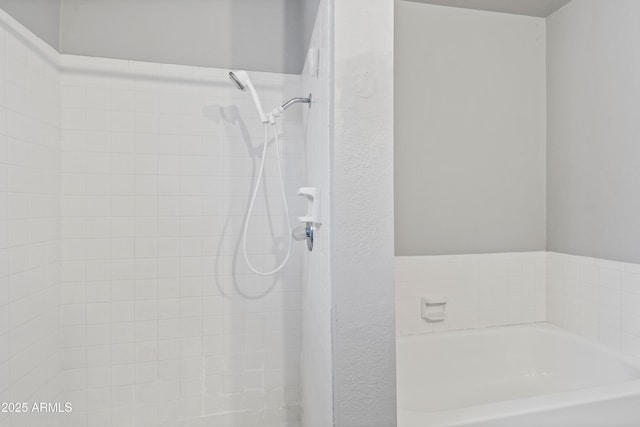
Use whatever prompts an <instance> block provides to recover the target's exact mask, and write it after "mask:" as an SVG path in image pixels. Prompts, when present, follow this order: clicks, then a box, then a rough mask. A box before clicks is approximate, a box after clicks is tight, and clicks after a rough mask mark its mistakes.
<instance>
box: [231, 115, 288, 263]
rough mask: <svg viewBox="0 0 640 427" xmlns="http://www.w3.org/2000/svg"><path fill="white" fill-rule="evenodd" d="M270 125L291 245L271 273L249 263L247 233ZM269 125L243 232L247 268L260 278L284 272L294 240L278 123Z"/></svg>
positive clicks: (262, 170)
mask: <svg viewBox="0 0 640 427" xmlns="http://www.w3.org/2000/svg"><path fill="white" fill-rule="evenodd" d="M269 123H270V124H271V126H272V128H273V134H274V137H275V145H276V154H277V157H276V159H277V163H278V176H279V177H280V191H281V194H282V204H283V206H284V214H285V219H286V221H287V228H288V234H287V235H288V237H289V238H288V239H287V240H288V242H289V244H288V246H287V254H286V255H285V257H284V260H282V262H281V263H280V265H278V266H277V267H276V268H275V269H273V270H271V271H259V270H258V269H256V268H255V267H254V266H253V265H252V264H251V262H250V261H249V255H248V254H247V231H248V229H249V222H250V221H251V215H252V213H253V207H254V205H255V203H256V197H257V196H258V190H259V188H260V183H261V182H262V175H263V173H264V163H265V159H266V158H267V146H268V144H269ZM269 123H264V142H263V145H262V159H261V160H260V169H259V170H258V177H257V178H256V183H255V186H254V188H253V194H252V195H251V202H250V203H249V210H248V211H247V217H246V219H245V221H244V227H243V230H242V252H243V254H244V260H245V261H246V262H247V266H249V269H251V271H253V272H254V273H256V274H258V275H260V276H271V275H272V274H276V273H277V272H278V271H280V270H282V268H283V267H284V266H285V264H286V263H287V261H288V260H289V256H290V255H291V246H292V240H293V237H292V232H293V231H292V228H291V220H290V218H289V205H288V203H287V195H286V193H285V190H284V180H283V178H282V164H281V162H280V139H279V138H278V127H277V126H276V122H275V120H273V118H270V122H269Z"/></svg>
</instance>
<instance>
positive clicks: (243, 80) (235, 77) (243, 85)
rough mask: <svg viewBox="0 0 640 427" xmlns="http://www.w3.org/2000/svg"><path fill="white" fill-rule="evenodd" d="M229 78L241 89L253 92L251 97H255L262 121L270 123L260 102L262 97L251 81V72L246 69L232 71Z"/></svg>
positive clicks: (254, 101)
mask: <svg viewBox="0 0 640 427" xmlns="http://www.w3.org/2000/svg"><path fill="white" fill-rule="evenodd" d="M229 78H230V79H231V80H232V81H233V82H234V83H235V84H236V87H237V88H238V89H240V90H241V91H246V90H247V89H249V92H250V93H251V97H252V98H253V103H254V104H255V105H256V109H257V110H258V114H259V115H260V120H261V121H262V123H269V119H268V118H267V116H266V114H264V109H263V108H262V102H260V98H259V97H258V93H257V92H256V89H255V88H254V87H253V83H251V79H250V78H249V74H247V72H246V71H243V70H240V71H230V72H229Z"/></svg>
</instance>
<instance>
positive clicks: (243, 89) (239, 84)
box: [229, 71, 247, 92]
mask: <svg viewBox="0 0 640 427" xmlns="http://www.w3.org/2000/svg"><path fill="white" fill-rule="evenodd" d="M229 78H230V79H231V81H232V82H234V83H235V84H236V86H238V89H240V90H241V91H243V92H244V91H245V90H247V88H246V87H245V86H244V85H243V84H242V82H241V81H240V79H239V78H238V77H237V76H236V75H235V74H234V73H233V71H229Z"/></svg>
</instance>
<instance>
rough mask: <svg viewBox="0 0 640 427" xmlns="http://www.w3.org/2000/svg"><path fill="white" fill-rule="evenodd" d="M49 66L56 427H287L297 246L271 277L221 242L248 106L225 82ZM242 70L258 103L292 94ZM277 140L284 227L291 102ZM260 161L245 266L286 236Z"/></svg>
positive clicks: (142, 68)
mask: <svg viewBox="0 0 640 427" xmlns="http://www.w3.org/2000/svg"><path fill="white" fill-rule="evenodd" d="M61 59H62V64H63V67H64V68H63V73H62V85H61V96H62V206H61V211H62V218H61V226H62V322H63V334H62V336H63V351H64V358H63V360H64V392H65V398H66V399H68V400H71V401H73V402H74V403H75V404H76V406H77V409H78V410H77V411H74V413H73V414H72V417H68V418H67V419H66V424H65V425H68V426H72V425H75V426H83V427H84V426H118V427H120V426H131V425H136V426H171V427H174V426H205V425H206V426H211V425H215V426H227V425H228V426H240V425H242V426H272V425H273V426H294V425H298V424H299V417H300V414H299V404H300V392H299V387H300V373H299V372H300V341H301V337H300V323H301V301H300V298H301V297H300V295H301V280H302V277H301V266H302V252H301V251H302V245H300V244H298V245H297V246H296V248H295V250H294V253H293V255H292V259H291V260H290V262H289V264H288V266H287V267H286V268H285V270H284V272H283V273H282V274H279V275H277V276H275V277H272V278H263V277H258V276H256V275H254V274H252V273H249V271H248V269H247V268H246V266H245V263H244V260H243V258H242V251H241V247H240V246H239V242H240V231H241V227H242V224H243V220H244V215H245V211H246V209H247V206H248V202H249V196H250V190H251V189H252V186H253V182H254V175H255V174H256V173H257V166H258V161H259V156H260V154H261V144H262V126H261V124H260V122H259V120H258V117H257V113H256V112H255V110H254V106H253V104H252V101H251V98H250V96H249V95H248V94H247V93H243V92H240V91H238V90H236V89H235V88H234V86H233V85H232V84H231V82H230V81H229V79H228V77H227V70H220V69H207V68H196V67H187V66H174V65H165V64H150V63H140V62H130V61H119V60H107V59H101V58H86V57H76V56H66V55H62V57H61ZM251 76H252V77H253V80H254V83H255V84H256V87H257V90H258V91H259V92H260V94H261V96H262V100H263V103H264V104H265V108H267V109H271V108H272V107H274V106H276V105H279V104H280V103H281V102H282V101H283V100H284V99H285V98H287V97H288V96H300V95H301V93H300V77H299V76H288V75H277V74H267V73H251ZM281 131H282V134H283V146H284V153H285V154H284V157H285V164H286V184H287V191H288V194H290V195H292V198H291V209H290V213H291V214H292V216H294V217H295V216H298V215H300V214H301V210H302V207H303V205H302V203H300V201H299V200H295V190H296V189H297V188H298V187H301V186H303V185H304V184H305V182H304V180H303V178H302V171H303V166H302V164H303V153H304V151H303V144H302V137H303V135H302V129H301V126H300V110H299V109H298V108H297V107H294V108H292V109H291V110H290V111H288V112H287V114H286V115H285V116H284V127H282V126H281ZM274 153H275V150H274V147H273V146H271V150H270V157H269V158H268V162H267V165H266V173H267V178H266V183H265V184H266V185H265V188H266V190H263V191H261V192H260V198H259V200H258V202H257V204H256V209H255V216H254V218H253V220H252V223H251V227H250V229H249V233H250V238H249V253H250V256H251V258H252V260H253V261H254V263H256V264H257V266H258V267H259V268H262V269H266V268H269V267H273V266H274V265H275V262H276V261H278V260H280V259H281V257H282V255H283V254H284V252H285V250H286V239H287V238H288V236H287V233H286V228H285V226H284V221H283V217H282V215H283V214H282V207H281V201H280V194H279V187H278V184H277V183H278V181H277V180H278V178H277V172H276V167H275V161H276V158H275V154H274ZM269 215H271V217H272V218H273V220H271V221H270V220H269V218H270V216H269ZM283 236H286V237H283Z"/></svg>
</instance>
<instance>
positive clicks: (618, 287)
mask: <svg viewBox="0 0 640 427" xmlns="http://www.w3.org/2000/svg"><path fill="white" fill-rule="evenodd" d="M547 307H548V319H549V322H551V323H553V324H555V325H557V326H560V327H562V328H565V329H567V330H569V331H571V332H574V333H576V334H579V335H582V336H584V337H587V338H591V339H594V340H597V341H599V342H601V343H602V344H604V345H606V346H608V347H611V348H613V349H616V350H620V351H622V352H624V353H627V354H630V355H632V356H635V357H640V265H638V264H628V263H621V262H614V261H606V260H602V259H596V258H588V257H581V256H573V255H565V254H559V253H554V252H549V253H548V255H547Z"/></svg>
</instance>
